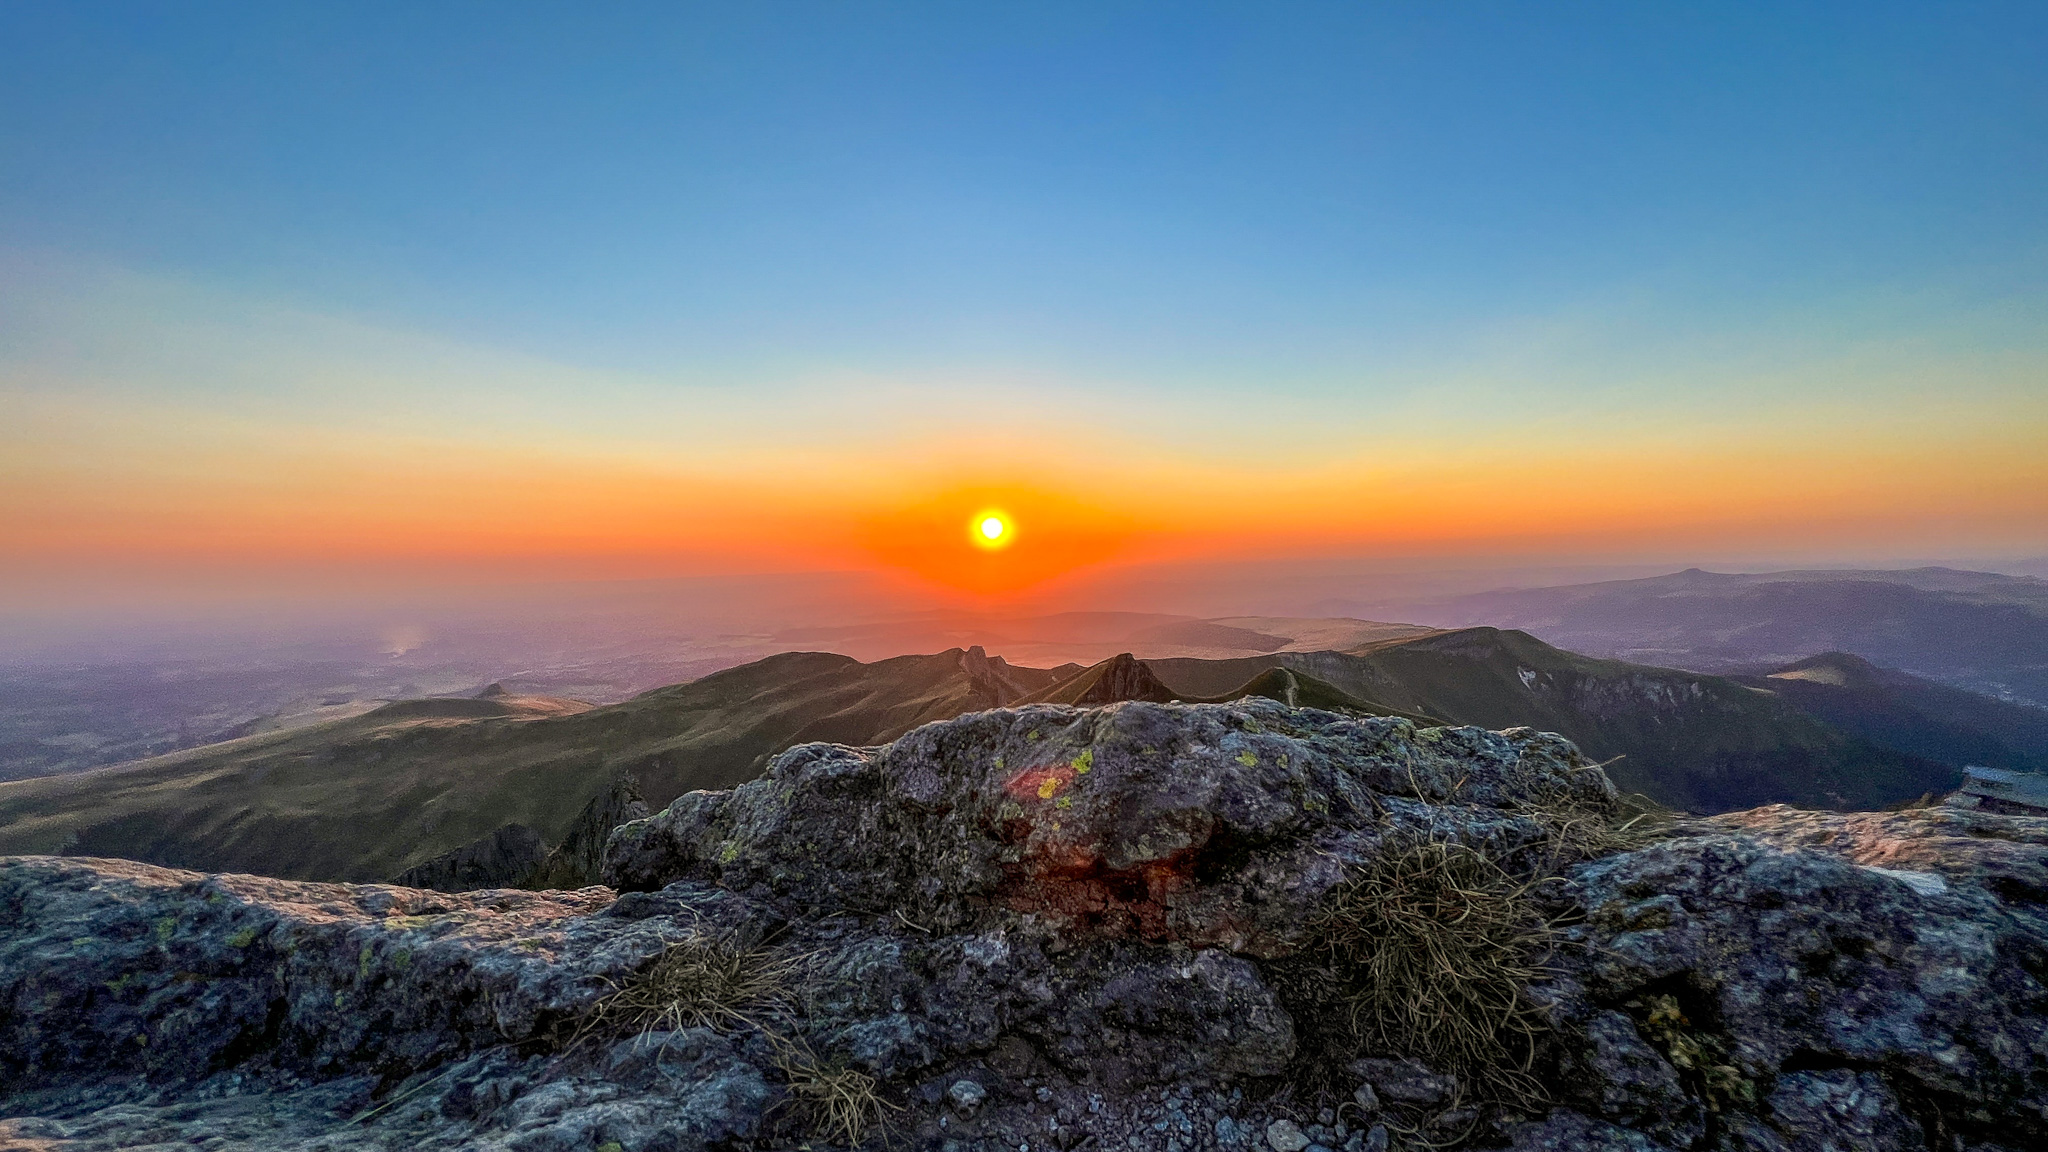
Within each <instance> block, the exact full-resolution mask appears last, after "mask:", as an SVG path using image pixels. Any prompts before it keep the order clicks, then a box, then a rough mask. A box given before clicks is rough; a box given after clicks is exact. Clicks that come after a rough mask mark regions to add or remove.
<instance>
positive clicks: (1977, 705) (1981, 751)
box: [1735, 652, 2048, 772]
mask: <svg viewBox="0 0 2048 1152" xmlns="http://www.w3.org/2000/svg"><path fill="white" fill-rule="evenodd" d="M1735 679H1737V680H1740V681H1741V682H1742V683H1744V684H1747V685H1749V686H1750V687H1753V688H1760V689H1763V690H1765V691H1768V692H1774V693H1776V694H1778V695H1779V696H1782V697H1784V698H1785V699H1786V700H1788V701H1790V702H1792V703H1793V704H1796V705H1798V706H1799V707H1800V708H1802V709H1804V710H1805V711H1807V712H1809V713H1811V714H1813V715H1815V716H1818V717H1820V718H1821V719H1823V720H1825V721H1827V722H1828V723H1830V724H1833V725H1834V726H1836V727H1837V728H1840V729H1842V730H1843V731H1845V732H1851V733H1854V734H1855V735H1858V736H1861V737H1863V738H1865V739H1867V740H1871V741H1875V742H1876V743H1879V744H1883V745H1885V746H1887V747H1890V748H1897V749H1899V750H1900V751H1903V752H1910V753H1912V754H1913V755H1916V756H1925V757H1927V758H1928V759H1930V760H1939V761H1941V762H1942V763H1944V764H1950V765H1954V766H1957V767H1961V766H1962V765H1964V764H1983V765H1987V766H1989V767H1993V768H2012V769H2017V770H2019V771H2023V772H2041V771H2048V709H2043V708H2031V707H2028V706H2026V705H2022V704H2008V703H2006V702H2005V701H2003V700H1994V699H1992V698H1991V697H1989V696H1983V695H1979V694H1978V693H1975V692H1965V691H1963V690H1962V689H1960V688H1951V687H1949V686H1947V685H1946V684H1937V683H1935V682H1934V681H1932V680H1924V679H1922V678H1920V677H1918V676H1909V675H1907V674H1906V673H1904V672H1897V671H1894V670H1892V669H1890V668H1880V667H1878V666H1877V665H1875V664H1872V663H1871V662H1870V661H1868V660H1865V659H1863V658H1862V657H1860V656H1852V655H1850V654H1848V653H1846V652H1824V653H1822V654H1820V655H1818V656H1810V657H1808V658H1807V659H1804V660H1799V661H1796V662H1794V663H1791V664H1788V665H1786V666H1784V667H1782V668H1777V669H1773V670H1772V671H1770V672H1768V673H1765V674H1764V675H1761V676H1738V677H1736V678H1735Z"/></svg>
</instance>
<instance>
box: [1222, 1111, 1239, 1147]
mask: <svg viewBox="0 0 2048 1152" xmlns="http://www.w3.org/2000/svg"><path fill="white" fill-rule="evenodd" d="M1243 1139H1244V1132H1243V1130H1242V1129H1240V1128H1239V1127H1238V1126H1237V1121H1236V1120H1233V1119H1232V1118H1230V1117H1228V1116H1224V1117H1222V1118H1220V1119H1218V1120H1217V1121H1216V1143H1218V1144H1221V1145H1223V1146H1224V1147H1225V1148H1235V1147H1237V1144H1238V1142H1239V1141H1240V1140H1243Z"/></svg>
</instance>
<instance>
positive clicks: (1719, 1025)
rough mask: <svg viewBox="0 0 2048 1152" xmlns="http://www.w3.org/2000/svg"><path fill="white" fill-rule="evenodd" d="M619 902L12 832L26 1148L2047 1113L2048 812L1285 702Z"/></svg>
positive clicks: (1628, 1142)
mask: <svg viewBox="0 0 2048 1152" xmlns="http://www.w3.org/2000/svg"><path fill="white" fill-rule="evenodd" d="M605 874H606V878H607V880H608V881H609V883H611V884H612V885H613V887H610V888H585V889H582V890H578V891H563V892H522V891H486V892H475V893H466V894H461V895H449V894H444V893H439V892H430V891H421V890H414V889H407V888H398V887H390V886H380V885H332V884H307V883H287V882H282V881H275V880H267V879H261V878H257V877H250V876H202V875H198V874H194V873H189V872H179V871H174V870H168V869H162V868H155V867H150V866H146V865H140V864H132V863H126V862H121V861H113V860H93V859H79V858H57V857H13V858H7V859H4V860H0V1117H4V1119H0V1149H49V1150H57V1149H64V1150H84V1149H98V1148H136V1147H151V1146H155V1147H164V1148H169V1147H173V1146H176V1147H203V1148H264V1149H272V1148H308V1149H310V1148H332V1149H343V1148H427V1147H432V1148H476V1149H500V1148H502V1149H516V1150H519V1152H553V1150H585V1152H637V1150H640V1149H796V1148H801V1147H806V1146H808V1147H811V1148H825V1147H835V1146H841V1147H843V1146H846V1145H848V1144H851V1143H860V1144H865V1145H868V1146H872V1147H884V1146H887V1147H902V1148H944V1149H1011V1150H1015V1152H1031V1150H1038V1149H1047V1150H1050V1149H1060V1150H1072V1149H1092V1150H1099V1152H1109V1150H1114V1149H1169V1150H1177V1149H1187V1150H1192V1149H1208V1148H1222V1149H1240V1148H1241V1149H1274V1150H1277V1152H1315V1150H1317V1149H1344V1150H1347V1152H1358V1150H1361V1149H1387V1148H1424V1147H1432V1148H1435V1147H1447V1146H1458V1145H1463V1146H1469V1147H1511V1148H1516V1149H1525V1150H1535V1149H1616V1150H1619V1149H1628V1150H1638V1152H1655V1150H1659V1149H1670V1150H1679V1149H1730V1150H1733V1149H1769V1150H1778V1149H1785V1150H1801V1152H1804V1150H1816V1152H1817V1150H1822V1149H1839V1150H1844V1152H1846V1150H1850V1149H1857V1150H1877V1152H1885V1150H1894V1149H1896V1150H1905V1149H1923V1148H1926V1149H1939V1150H1943V1152H1946V1150H1950V1149H1968V1150H1972V1152H1994V1150H2000V1149H2003V1150H2010V1152H2019V1150H2021V1149H2029V1148H2040V1147H2048V1012H2044V1009H2048V986H2044V981H2048V918H2044V908H2048V903H2044V902H2048V820H2036V819H2027V818H2021V817H2009V816H1995V815H1986V814H1980V813H1971V812H1961V811H1955V810H1947V809H1925V810H1918V811H1908V812H1901V813H1885V814H1861V815H1855V814H1851V815H1843V814H1832V813H1816V812H1803V811H1796V810H1792V809H1785V808H1766V809H1758V810H1756V811H1752V812H1746V813H1739V814H1736V815H1732V816H1728V817H1722V818H1718V819H1716V820H1711V821H1699V822H1693V823H1687V824H1681V825H1674V826H1667V827H1664V828H1661V829H1658V830H1656V831H1654V832H1646V831H1645V827H1644V824H1643V822H1641V821H1638V822H1636V823H1633V824H1631V823H1629V813H1628V812H1627V811H1625V810H1624V809H1623V807H1622V806H1621V805H1620V804H1619V803H1618V802H1617V800H1616V798H1615V797H1614V794H1613V789H1612V787H1611V786H1610V785H1609V784H1608V782H1607V780H1606V778H1605V776H1604V775H1602V773H1601V772H1600V770H1599V769H1598V768H1596V767H1592V766H1589V765H1587V764H1586V763H1585V762H1584V761H1583V760H1582V759H1581V758H1580V756H1579V754H1578V753H1577V751H1576V750H1575V749H1574V748H1573V747H1572V746H1571V745H1570V744H1568V743H1566V742H1565V741H1563V740H1561V739H1559V738H1557V737H1555V736H1548V735H1544V734H1541V733H1535V732H1530V731H1526V730H1512V731H1508V732H1498V733H1497V732H1486V731H1482V730H1478V729H1418V728H1416V727H1415V726H1414V725H1412V724H1410V723H1409V722H1407V721H1405V720H1391V719H1363V720H1361V719H1350V718H1345V717H1340V716H1337V715H1333V714H1330V713H1325V712H1318V711H1314V710H1311V709H1290V708H1287V707H1285V706H1283V705H1280V704H1277V703H1272V702H1268V701H1261V700H1251V701H1246V702H1243V703H1240V704H1231V705H1193V706H1182V705H1163V704H1143V703H1127V704H1121V705H1117V706H1113V707H1107V708H1098V709H1091V710H1080V709H1073V708H1064V707H1050V706H1043V707H1027V708H1016V709H1006V710H998V711H992V712H985V713H980V714H976V715H970V716H965V717H961V718H959V719H957V720H952V721H947V722H944V723H939V724H932V725H928V726H926V727H924V728H920V729H918V730H916V731H914V732H912V733H910V734H909V735H907V736H905V737H903V738H902V739H900V740H898V741H897V742H896V743H894V744H892V745H889V746H887V747H884V748H879V749H849V748H842V747H836V746H827V745H807V746H803V747H799V748H795V749H792V750H790V751H789V752H787V753H784V754H783V755H782V756H780V757H779V758H778V759H777V760H776V761H775V762H774V765H773V766H772V768H771V769H770V771H769V772H768V774H767V775H766V776H764V777H763V778H761V779H759V780H756V781H753V782H751V783H748V784H744V785H741V786H740V787H738V788H735V789H732V790H730V791H725V792H696V793H690V794H687V795H685V796H683V797H682V798H681V799H679V800H677V801H676V802H675V803H674V804H672V805H671V806H670V807H669V808H668V809H667V810H666V811H664V812H662V813H659V814H657V815H655V816H652V817H649V818H647V819H644V820H639V821H636V822H634V823H631V824H628V825H625V826H624V827H621V828H620V829H618V830H617V831H616V832H614V833H613V834H612V837H611V840H610V843H609V845H608V847H607V849H606V857H605Z"/></svg>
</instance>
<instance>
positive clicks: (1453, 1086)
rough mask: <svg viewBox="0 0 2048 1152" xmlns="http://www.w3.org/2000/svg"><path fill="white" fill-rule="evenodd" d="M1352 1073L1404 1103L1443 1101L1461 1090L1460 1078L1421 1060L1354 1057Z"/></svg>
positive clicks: (1423, 1103)
mask: <svg viewBox="0 0 2048 1152" xmlns="http://www.w3.org/2000/svg"><path fill="white" fill-rule="evenodd" d="M1351 1073H1352V1075H1354V1076H1357V1077H1358V1078H1359V1079H1361V1080H1364V1081H1366V1082H1367V1083H1369V1084H1371V1085H1372V1086H1373V1088H1374V1089H1375V1090H1376V1091H1377V1092H1378V1093H1379V1095H1381V1096H1383V1097H1385V1098H1387V1099H1389V1100H1395V1101H1399V1102H1401V1103H1403V1104H1421V1105H1424V1106H1425V1107H1426V1106H1428V1105H1431V1104H1441V1103H1443V1102H1444V1101H1446V1100H1448V1099H1450V1098H1451V1097H1453V1096H1455V1095H1457V1092H1458V1080H1457V1077H1455V1076H1447V1075H1444V1074H1443V1073H1441V1072H1437V1071H1434V1070H1432V1069H1431V1068H1430V1067H1429V1066H1428V1065H1426V1064H1424V1063H1422V1062H1421V1061H1420V1060H1386V1059H1378V1058H1369V1059H1365V1060H1354V1061H1352V1064H1351Z"/></svg>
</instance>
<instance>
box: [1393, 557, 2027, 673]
mask: <svg viewBox="0 0 2048 1152" xmlns="http://www.w3.org/2000/svg"><path fill="white" fill-rule="evenodd" d="M1408 611H1410V613H1411V618H1414V619H1419V620H1423V621H1424V622H1427V623H1435V624H1441V625H1446V626H1459V625H1468V624H1490V625H1495V626H1499V627H1508V628H1519V629H1522V630H1524V631H1527V632H1530V633H1532V634H1534V635H1536V636H1539V637H1541V638H1543V639H1544V640H1545V641H1548V642H1549V643H1552V644H1555V645H1558V646H1559V647H1561V648H1567V649H1570V650H1571V651H1574V652H1586V653H1590V654H1593V655H1599V656H1611V657H1615V658H1618V659H1623V660H1630V661H1636V662H1641V663H1647V664H1662V665H1667V666H1673V667H1679V668H1691V669H1696V670H1699V671H1724V670H1728V669H1734V668H1754V667H1756V666H1758V665H1771V664H1782V663H1786V662H1788V661H1792V660H1798V659H1801V658H1804V657H1806V656H1810V655H1812V654H1814V653H1816V652H1853V653H1855V654H1856V655H1858V656H1861V657H1863V658H1865V659H1867V660H1870V661H1873V662H1875V663H1877V664H1880V665H1883V666H1885V667H1887V668H1899V669H1903V670H1905V671H1907V672H1909V673H1912V674H1913V675H1916V676H1922V677H1926V678H1928V679H1932V680H1938V681H1940V682H1942V683H1944V684H1950V685H1953V686H1956V687H1960V688H1968V689H1971V690H1973V691H1977V692H1982V693H1985V694H1987V695H1991V696H1996V697H2000V698H2002V699H2010V700H2014V701H2018V702H2023V703H2033V704H2040V705H2048V581H2044V580H2038V579H2035V578H2033V577H2021V576H2002V575H1999V574H1997V573H1992V572H1961V571H1956V570H1954V569H1949V568H1917V569H1911V570H1906V571H1893V572H1859V571H1829V572H1773V573H1763V574H1732V573H1720V572H1703V571H1701V570H1699V569H1697V568H1692V569H1688V570H1686V571H1684V572H1676V573H1673V574H1671V575H1669V576H1657V577H1652V578H1650V579H1647V580H1615V581H1608V582H1605V583H1599V584H1576V585H1569V586H1565V587H1558V588H1528V589H1519V590H1514V591H1503V592H1486V593H1481V594H1478V595H1473V596H1460V597H1457V598H1455V599H1452V600H1448V601H1444V602H1441V603H1438V604H1434V605H1411V606H1408Z"/></svg>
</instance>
